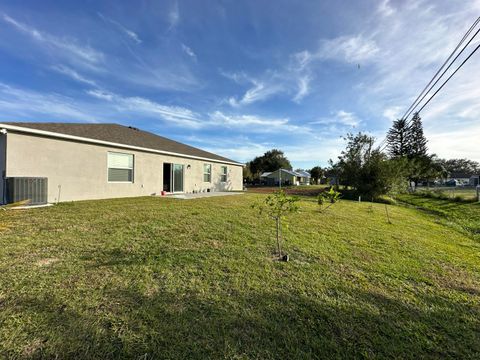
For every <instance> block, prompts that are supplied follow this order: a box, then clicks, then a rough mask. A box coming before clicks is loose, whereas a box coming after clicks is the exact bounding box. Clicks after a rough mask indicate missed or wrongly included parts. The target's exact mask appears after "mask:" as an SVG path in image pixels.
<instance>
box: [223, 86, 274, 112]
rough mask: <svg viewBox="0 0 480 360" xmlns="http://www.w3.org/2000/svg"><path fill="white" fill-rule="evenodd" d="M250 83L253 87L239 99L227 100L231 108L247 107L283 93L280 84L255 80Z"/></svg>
mask: <svg viewBox="0 0 480 360" xmlns="http://www.w3.org/2000/svg"><path fill="white" fill-rule="evenodd" d="M252 83H253V86H252V87H251V88H250V89H248V90H247V91H246V92H245V94H244V95H243V96H242V97H241V98H240V99H238V100H237V99H236V98H235V97H230V98H229V100H228V102H229V104H230V105H232V106H241V105H248V104H252V103H254V102H258V101H264V100H266V99H269V98H271V97H272V96H273V95H275V94H278V93H280V92H282V91H283V86H282V84H280V83H276V82H271V83H264V82H260V81H257V80H252Z"/></svg>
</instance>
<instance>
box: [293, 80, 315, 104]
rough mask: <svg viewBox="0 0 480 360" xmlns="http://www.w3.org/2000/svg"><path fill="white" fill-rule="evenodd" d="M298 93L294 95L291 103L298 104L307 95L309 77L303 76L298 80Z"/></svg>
mask: <svg viewBox="0 0 480 360" xmlns="http://www.w3.org/2000/svg"><path fill="white" fill-rule="evenodd" d="M297 81H298V92H297V93H296V94H295V96H294V98H293V101H295V102H297V103H298V102H300V100H302V99H303V98H304V97H305V96H307V95H308V93H309V85H310V81H311V77H310V76H309V75H305V76H302V77H299V78H298V80H297Z"/></svg>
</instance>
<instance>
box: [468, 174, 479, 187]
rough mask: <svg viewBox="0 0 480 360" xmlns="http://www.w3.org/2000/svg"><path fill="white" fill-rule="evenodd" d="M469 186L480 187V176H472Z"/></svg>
mask: <svg viewBox="0 0 480 360" xmlns="http://www.w3.org/2000/svg"><path fill="white" fill-rule="evenodd" d="M469 185H471V186H479V185H480V175H472V176H470V180H469Z"/></svg>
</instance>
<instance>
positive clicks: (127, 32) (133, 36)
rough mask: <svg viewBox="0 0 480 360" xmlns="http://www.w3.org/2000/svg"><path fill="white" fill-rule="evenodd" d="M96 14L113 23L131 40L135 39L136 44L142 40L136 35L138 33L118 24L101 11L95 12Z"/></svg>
mask: <svg viewBox="0 0 480 360" xmlns="http://www.w3.org/2000/svg"><path fill="white" fill-rule="evenodd" d="M97 14H98V16H99V17H100V18H101V19H102V20H103V21H105V22H109V23H111V24H113V25H115V26H116V27H117V28H118V29H119V30H120V31H122V32H123V33H124V34H125V35H127V36H128V37H129V38H130V39H131V40H133V41H135V42H136V43H137V44H140V43H141V42H142V40H141V39H140V37H139V36H138V34H137V33H136V32H134V31H132V30H130V29H127V28H126V27H125V26H123V25H122V24H120V23H119V22H118V21H115V20H113V19H111V18H109V17H107V16H105V15H103V14H102V13H97Z"/></svg>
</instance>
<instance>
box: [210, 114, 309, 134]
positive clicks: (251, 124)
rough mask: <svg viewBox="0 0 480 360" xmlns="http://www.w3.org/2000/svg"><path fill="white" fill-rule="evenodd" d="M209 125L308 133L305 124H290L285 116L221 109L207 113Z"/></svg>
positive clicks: (272, 131) (268, 131) (275, 131)
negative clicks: (238, 112)
mask: <svg viewBox="0 0 480 360" xmlns="http://www.w3.org/2000/svg"><path fill="white" fill-rule="evenodd" d="M208 124H209V125H217V126H222V127H227V128H235V129H237V130H238V129H243V130H244V131H247V132H252V133H280V132H286V131H287V132H291V133H303V134H306V133H309V132H311V129H310V128H309V127H307V126H299V125H295V124H292V123H291V122H290V120H289V119H287V118H268V117H262V116H257V115H243V114H242V115H228V114H224V113H223V112H221V111H215V112H213V113H211V114H209V122H208Z"/></svg>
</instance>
